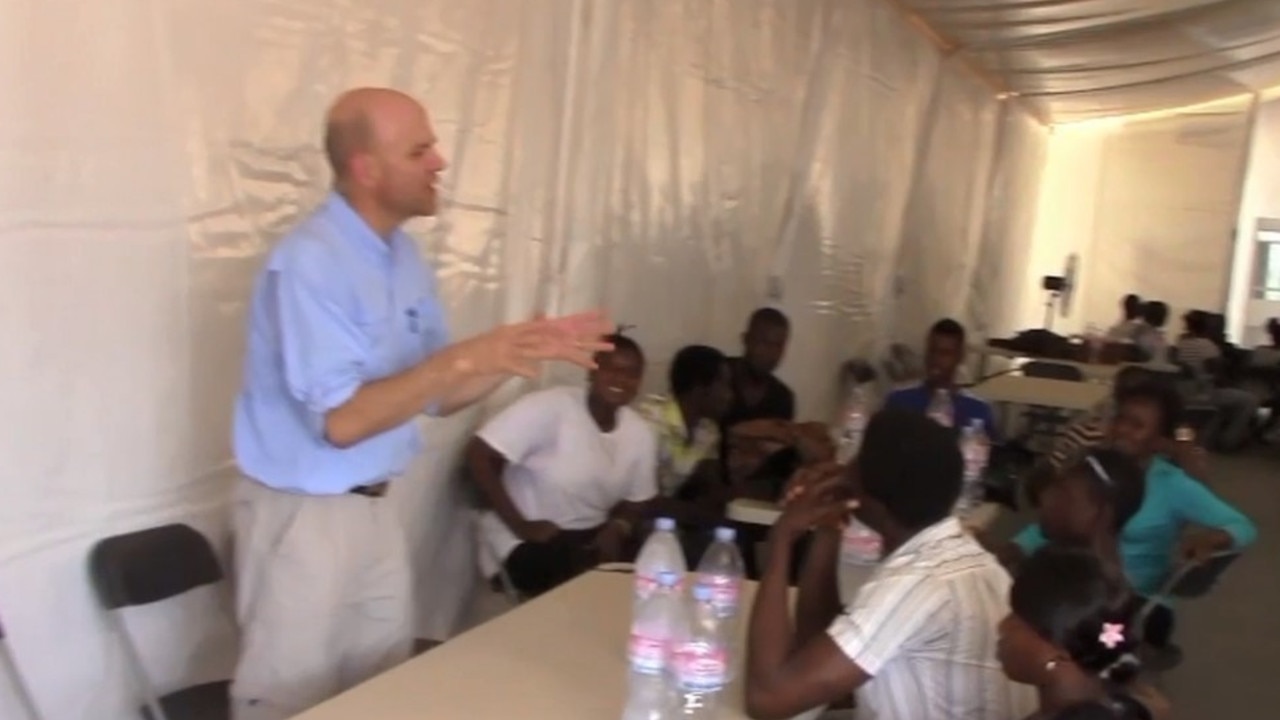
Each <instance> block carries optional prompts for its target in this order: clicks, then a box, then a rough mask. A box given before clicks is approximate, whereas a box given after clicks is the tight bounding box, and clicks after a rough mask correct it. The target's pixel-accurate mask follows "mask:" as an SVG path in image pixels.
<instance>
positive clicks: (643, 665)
mask: <svg viewBox="0 0 1280 720" xmlns="http://www.w3.org/2000/svg"><path fill="white" fill-rule="evenodd" d="M682 603H683V598H682V596H681V593H680V576H679V575H677V574H676V573H674V572H669V571H668V572H663V573H660V574H659V576H658V581H657V586H656V587H655V588H654V589H653V591H652V592H650V593H649V594H648V596H646V597H645V599H644V600H643V601H641V602H640V603H639V604H638V606H637V608H636V613H635V616H634V617H633V618H632V620H631V636H630V640H629V642H628V643H627V664H628V666H629V667H630V670H631V671H630V675H629V685H630V694H629V695H628V697H627V706H626V708H625V709H624V710H623V712H622V720H668V719H669V718H670V717H671V714H670V710H671V707H672V706H671V702H672V695H671V686H670V684H669V679H670V671H671V667H670V660H671V644H672V641H673V639H674V638H675V636H676V634H677V633H678V632H679V630H680V628H681V626H682V625H683V623H684V607H683V604H682Z"/></svg>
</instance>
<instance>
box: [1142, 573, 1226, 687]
mask: <svg viewBox="0 0 1280 720" xmlns="http://www.w3.org/2000/svg"><path fill="white" fill-rule="evenodd" d="M1239 557H1240V551H1239V550H1227V551H1224V552H1220V553H1215V554H1213V555H1210V556H1209V557H1208V558H1207V559H1206V560H1203V561H1201V562H1198V563H1184V564H1183V565H1181V566H1179V567H1178V568H1177V569H1175V570H1174V571H1173V572H1172V573H1171V574H1170V575H1169V577H1168V579H1167V580H1165V582H1164V584H1163V585H1161V587H1160V590H1159V592H1157V593H1156V594H1155V595H1153V596H1152V597H1150V598H1147V601H1146V603H1144V604H1143V605H1142V607H1141V608H1140V609H1139V610H1138V612H1137V614H1136V615H1135V616H1134V621H1133V626H1134V628H1135V629H1136V630H1137V632H1138V640H1139V642H1141V641H1142V640H1143V637H1142V635H1143V634H1144V633H1145V631H1146V627H1147V620H1148V619H1149V618H1150V617H1151V613H1152V612H1154V611H1155V609H1156V608H1157V607H1159V606H1160V604H1161V603H1160V601H1159V599H1160V598H1171V597H1172V598H1180V599H1184V600H1193V599H1195V598H1200V597H1204V596H1205V595H1208V594H1209V591H1210V590H1212V589H1213V588H1214V587H1216V586H1217V584H1218V579H1219V578H1221V577H1222V573H1224V572H1226V570H1227V568H1229V567H1231V565H1232V564H1233V563H1234V562H1235V561H1236V558H1239ZM1174 662H1175V663H1176V662H1177V661H1176V660H1175V661H1174ZM1162 669H1168V668H1167V667H1166V668H1162Z"/></svg>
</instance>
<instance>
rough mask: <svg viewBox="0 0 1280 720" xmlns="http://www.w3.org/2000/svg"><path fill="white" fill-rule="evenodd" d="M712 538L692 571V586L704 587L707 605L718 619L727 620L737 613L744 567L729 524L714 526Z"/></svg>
mask: <svg viewBox="0 0 1280 720" xmlns="http://www.w3.org/2000/svg"><path fill="white" fill-rule="evenodd" d="M715 537H716V539H715V542H713V543H712V544H711V547H709V548H707V551H706V552H705V553H703V554H702V560H700V561H699V562H698V569H697V572H696V574H695V579H694V583H695V588H697V587H703V588H707V590H708V591H709V592H710V597H711V605H712V607H713V608H714V609H715V612H716V616H717V617H719V618H720V619H721V621H725V622H727V621H731V620H733V619H734V618H736V617H737V615H738V598H739V597H740V595H741V593H742V578H743V577H744V576H745V575H746V566H745V565H744V564H743V562H742V553H740V552H738V545H737V543H736V542H734V541H735V539H736V537H737V533H736V532H735V531H734V529H733V528H731V527H718V528H716V536H715Z"/></svg>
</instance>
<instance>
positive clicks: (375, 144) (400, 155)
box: [324, 88, 445, 220]
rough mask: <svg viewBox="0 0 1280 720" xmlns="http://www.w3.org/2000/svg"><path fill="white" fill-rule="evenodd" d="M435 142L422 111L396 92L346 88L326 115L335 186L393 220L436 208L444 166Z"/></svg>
mask: <svg viewBox="0 0 1280 720" xmlns="http://www.w3.org/2000/svg"><path fill="white" fill-rule="evenodd" d="M435 144H436V137H435V133H434V131H433V130H432V128H431V123H430V121H429V119H428V117H427V111H426V109H425V108H423V107H422V105H421V104H419V103H418V101H416V100H414V99H413V98H411V97H409V96H408V95H406V94H404V93H402V92H400V91H398V90H391V89H387V88H358V89H356V90H350V91H348V92H346V93H343V94H342V95H341V96H340V97H339V98H338V99H337V100H336V101H335V102H334V103H333V106H332V107H330V108H329V113H328V115H327V116H326V117H325V131H324V149H325V155H326V156H327V157H328V160H329V165H330V167H332V169H333V175H334V183H335V185H336V186H337V187H338V188H339V190H340V191H342V192H343V193H344V195H346V196H347V198H348V200H352V201H353V202H357V203H359V204H363V205H366V206H367V205H378V206H382V207H380V208H379V210H381V211H383V212H384V213H385V214H387V215H388V216H390V217H392V218H395V217H397V216H403V217H401V218H400V219H401V220H403V219H407V218H408V217H412V216H415V215H430V214H433V213H434V212H435V203H436V201H435V183H436V176H437V174H438V173H439V172H440V171H442V170H444V168H445V162H444V159H443V158H442V157H441V156H440V154H439V153H438V152H437V151H436V149H435Z"/></svg>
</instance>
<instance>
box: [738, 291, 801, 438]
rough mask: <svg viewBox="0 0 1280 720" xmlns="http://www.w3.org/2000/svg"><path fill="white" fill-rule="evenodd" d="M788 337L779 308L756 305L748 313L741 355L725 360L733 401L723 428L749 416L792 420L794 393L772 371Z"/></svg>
mask: <svg viewBox="0 0 1280 720" xmlns="http://www.w3.org/2000/svg"><path fill="white" fill-rule="evenodd" d="M790 337H791V322H790V321H789V320H787V316H786V315H783V314H782V313H781V312H780V311H778V310H775V309H773V308H760V309H759V310H756V311H755V312H754V313H752V314H751V319H750V320H749V321H748V322H747V330H746V332H744V333H743V334H742V357H738V358H733V359H732V360H730V361H729V366H730V372H731V374H730V377H731V379H732V386H733V403H732V404H731V405H730V406H729V413H728V415H726V416H725V419H724V427H725V428H729V427H732V426H734V425H737V424H738V423H741V422H747V421H751V420H785V421H787V422H791V421H793V420H795V415H796V396H795V393H793V392H791V388H789V387H787V384H786V383H784V382H782V381H781V380H779V379H778V377H777V376H776V375H774V372H776V371H777V369H778V366H779V365H781V364H782V357H783V355H785V354H786V351H787V341H788V340H789V339H790Z"/></svg>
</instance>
